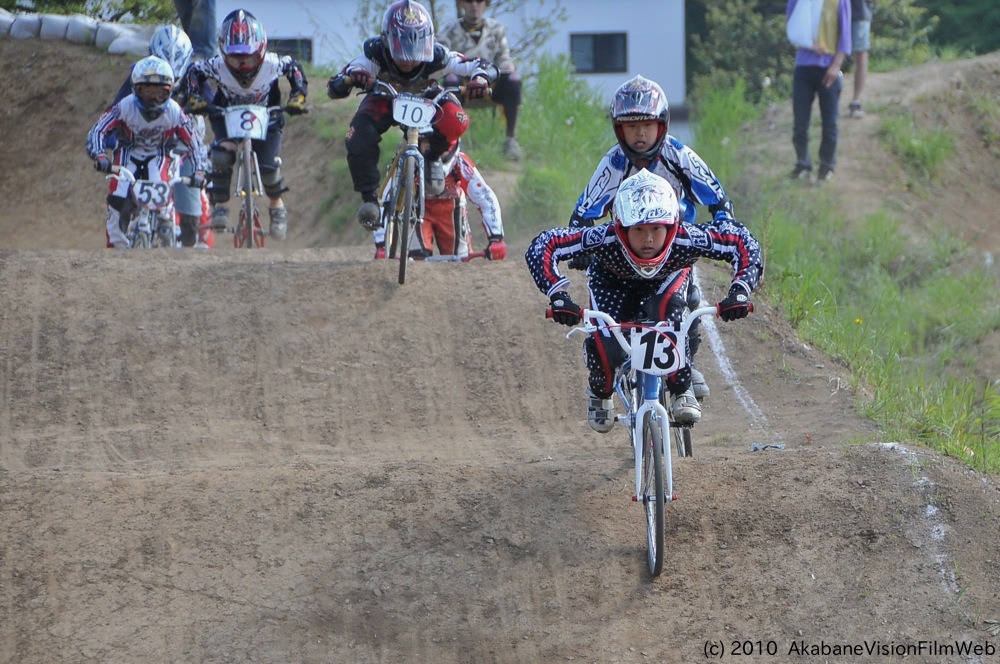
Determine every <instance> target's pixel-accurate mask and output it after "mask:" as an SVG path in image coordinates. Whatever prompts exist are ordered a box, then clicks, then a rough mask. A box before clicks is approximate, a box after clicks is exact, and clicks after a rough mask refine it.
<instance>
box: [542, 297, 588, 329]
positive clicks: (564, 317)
mask: <svg viewBox="0 0 1000 664" xmlns="http://www.w3.org/2000/svg"><path fill="white" fill-rule="evenodd" d="M549 302H550V305H551V311H552V320H554V321H555V322H557V323H560V324H562V325H569V326H573V325H576V324H578V323H579V322H580V321H581V320H583V309H581V308H580V307H579V305H577V303H576V302H574V301H573V300H572V298H570V296H569V293H567V292H566V291H557V292H555V293H553V294H552V295H551V297H549Z"/></svg>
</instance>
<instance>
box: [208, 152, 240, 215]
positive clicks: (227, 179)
mask: <svg viewBox="0 0 1000 664" xmlns="http://www.w3.org/2000/svg"><path fill="white" fill-rule="evenodd" d="M211 160H212V172H211V173H209V174H208V198H209V200H211V201H212V203H225V202H226V201H228V200H229V187H230V184H231V183H232V179H233V165H234V164H235V163H236V153H235V152H230V151H229V150H225V149H223V148H220V147H219V146H218V145H213V146H212V151H211Z"/></svg>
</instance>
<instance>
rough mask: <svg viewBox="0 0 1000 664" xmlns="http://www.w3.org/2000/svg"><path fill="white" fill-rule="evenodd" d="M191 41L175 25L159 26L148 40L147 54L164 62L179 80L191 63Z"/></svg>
mask: <svg viewBox="0 0 1000 664" xmlns="http://www.w3.org/2000/svg"><path fill="white" fill-rule="evenodd" d="M191 53H192V48H191V39H190V38H189V37H188V36H187V33H186V32H184V31H183V30H181V29H180V28H178V27H177V26H176V25H161V26H160V27H158V28H157V29H156V32H154V33H153V38H152V39H150V40H149V54H150V55H155V56H156V57H158V58H160V59H162V60H165V61H166V62H167V64H168V65H170V68H171V69H172V70H173V71H174V78H175V79H179V78H181V77H182V76H184V72H186V71H187V67H188V63H189V62H191Z"/></svg>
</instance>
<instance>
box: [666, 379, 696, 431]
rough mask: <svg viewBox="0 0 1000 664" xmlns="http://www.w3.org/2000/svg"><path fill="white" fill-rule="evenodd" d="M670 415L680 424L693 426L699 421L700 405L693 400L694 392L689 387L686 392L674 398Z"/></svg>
mask: <svg viewBox="0 0 1000 664" xmlns="http://www.w3.org/2000/svg"><path fill="white" fill-rule="evenodd" d="M670 415H671V416H672V417H673V418H674V421H675V422H678V423H680V424H695V423H697V422H698V421H699V420H700V419H701V404H699V403H698V400H697V399H695V397H694V390H692V389H691V388H690V387H689V388H688V389H687V391H686V392H684V393H683V394H680V395H678V396H676V397H674V400H673V401H672V402H671V404H670Z"/></svg>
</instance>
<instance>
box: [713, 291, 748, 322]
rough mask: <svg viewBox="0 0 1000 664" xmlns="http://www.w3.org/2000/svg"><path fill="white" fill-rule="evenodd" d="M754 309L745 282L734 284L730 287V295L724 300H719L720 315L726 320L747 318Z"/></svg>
mask: <svg viewBox="0 0 1000 664" xmlns="http://www.w3.org/2000/svg"><path fill="white" fill-rule="evenodd" d="M751 311H753V304H751V303H750V293H749V292H747V289H746V286H744V285H743V284H733V285H732V286H730V287H729V295H727V296H726V299H725V300H723V301H722V302H719V316H721V317H722V320H724V321H731V320H736V319H737V318H746V317H747V315H748V314H749V313H750V312H751Z"/></svg>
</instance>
